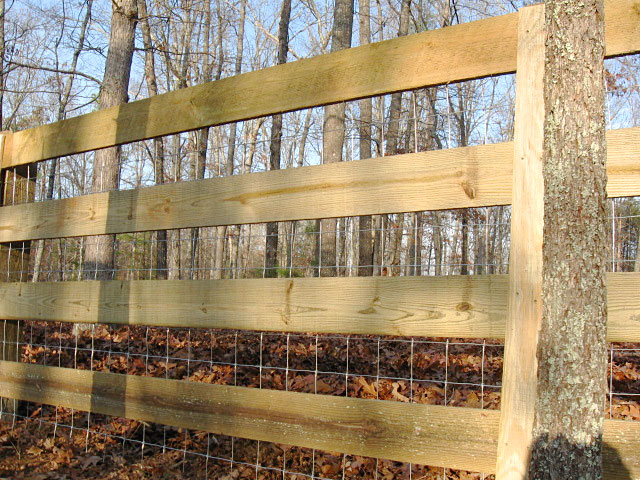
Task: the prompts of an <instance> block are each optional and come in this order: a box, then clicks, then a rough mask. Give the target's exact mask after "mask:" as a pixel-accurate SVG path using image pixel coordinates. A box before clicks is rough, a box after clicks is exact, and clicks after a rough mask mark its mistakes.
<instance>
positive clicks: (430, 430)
mask: <svg viewBox="0 0 640 480" xmlns="http://www.w3.org/2000/svg"><path fill="white" fill-rule="evenodd" d="M0 391H1V392H2V395H5V396H8V397H12V398H19V399H22V400H28V401H33V402H41V403H46V404H52V405H59V406H64V407H69V408H74V409H78V410H84V411H91V412H95V413H101V414H106V415H115V416H119V417H126V418H132V419H135V420H142V421H146V422H155V423H161V424H164V425H171V426H176V427H183V428H191V429H196V430H201V431H202V430H204V431H208V432H211V433H216V434H224V435H232V436H237V437H242V438H251V439H255V440H263V441H269V442H277V443H284V444H287V445H297V446H302V447H309V448H317V449H322V450H329V451H333V452H335V451H339V452H343V453H349V454H355V455H365V456H371V457H377V458H386V459H390V460H396V461H403V462H414V463H421V464H428V465H434V466H443V467H445V466H446V467H452V468H461V469H467V470H476V471H489V470H492V469H493V468H494V464H495V448H496V447H495V439H496V437H497V423H498V415H497V412H495V411H489V410H479V409H467V408H449V407H441V406H433V405H419V404H406V403H399V402H383V401H378V400H363V399H356V398H347V397H333V396H325V395H313V394H304V393H294V392H283V391H275V390H260V389H252V388H243V387H228V386H221V385H207V384H204V383H195V382H188V381H180V380H166V379H161V378H151V377H142V376H132V375H120V374H114V373H97V372H90V371H86V370H84V371H83V370H73V369H66V368H58V367H44V366H39V365H29V364H24V363H22V364H21V363H15V362H0Z"/></svg>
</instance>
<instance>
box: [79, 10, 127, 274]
mask: <svg viewBox="0 0 640 480" xmlns="http://www.w3.org/2000/svg"><path fill="white" fill-rule="evenodd" d="M137 21H138V8H137V2H136V0H119V1H118V0H113V2H112V15H111V36H110V38H109V50H108V52H107V60H106V63H105V70H104V79H103V81H102V87H101V88H100V95H99V97H98V104H99V105H100V108H101V109H104V108H109V107H114V106H116V105H121V104H123V103H127V101H128V98H129V96H128V88H129V76H130V74H131V60H132V57H133V48H134V41H135V29H136V23H137ZM119 180H120V147H111V148H105V149H102V150H98V151H97V152H96V153H95V157H94V166H93V182H92V191H93V192H103V191H110V190H116V189H117V188H118V184H119ZM114 255H115V235H102V236H93V237H88V239H87V246H86V249H85V260H84V273H83V277H84V278H85V279H92V278H95V279H99V280H109V279H112V278H114V260H115V259H114Z"/></svg>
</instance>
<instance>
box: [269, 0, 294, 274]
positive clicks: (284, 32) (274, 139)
mask: <svg viewBox="0 0 640 480" xmlns="http://www.w3.org/2000/svg"><path fill="white" fill-rule="evenodd" d="M290 18H291V0H283V2H282V10H281V11H280V25H279V26H278V59H277V64H278V65H282V64H283V63H287V53H288V52H289V19H290ZM271 119H272V123H271V143H270V147H269V170H280V160H281V157H282V115H274V116H273V117H271ZM264 268H265V272H264V276H265V277H268V278H275V277H277V276H278V269H277V268H278V223H277V222H269V223H267V237H266V246H265V260H264Z"/></svg>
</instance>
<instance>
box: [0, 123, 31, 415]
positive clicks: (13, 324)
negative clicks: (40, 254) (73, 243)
mask: <svg viewBox="0 0 640 480" xmlns="http://www.w3.org/2000/svg"><path fill="white" fill-rule="evenodd" d="M11 154H12V133H11V132H0V165H2V166H4V165H5V164H6V162H5V160H6V159H7V158H10V157H11ZM36 168H37V167H36V166H35V165H21V166H20V167H15V168H6V169H5V168H2V169H1V170H0V208H1V207H2V206H4V205H13V204H17V203H24V202H26V201H31V200H33V199H34V198H35V177H36ZM30 244H31V242H11V243H1V244H0V282H21V281H28V279H29V253H30V252H29V248H30ZM19 339H20V328H19V325H18V322H17V321H8V320H7V321H3V322H2V324H0V341H1V342H2V345H1V346H0V349H1V352H0V355H1V357H0V358H2V360H8V361H14V362H15V361H19V360H20V358H19V350H18V342H19ZM1 394H2V392H0V395H1ZM17 405H18V403H17V402H16V401H15V400H4V404H3V405H2V411H4V412H16V411H17Z"/></svg>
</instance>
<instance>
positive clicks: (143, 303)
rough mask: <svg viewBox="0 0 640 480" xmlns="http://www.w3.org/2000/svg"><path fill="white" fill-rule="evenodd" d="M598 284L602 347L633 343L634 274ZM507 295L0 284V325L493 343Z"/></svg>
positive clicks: (460, 289)
mask: <svg viewBox="0 0 640 480" xmlns="http://www.w3.org/2000/svg"><path fill="white" fill-rule="evenodd" d="M607 284H608V296H609V302H608V308H609V325H608V334H607V337H608V340H609V341H612V342H640V297H639V296H638V295H637V292H638V291H640V273H612V274H609V276H608V277H607ZM507 290H508V276H507V275H487V276H448V277H372V278H297V279H242V280H193V281H192V280H162V281H155V280H134V281H130V282H121V281H111V282H93V281H91V282H41V283H0V298H2V302H0V318H7V319H15V320H44V321H61V322H77V323H114V324H121V325H127V324H128V325H146V326H159V327H191V328H231V329H242V330H265V331H283V332H317V333H344V334H354V335H368V334H371V335H403V336H404V335H406V336H411V335H413V336H420V337H427V336H428V337H459V338H497V339H502V338H504V332H505V323H506V320H505V319H506V312H507ZM246 292H252V294H251V296H247V295H246ZM159 298H161V299H163V307H162V308H157V305H158V299H159ZM327 298H331V302H327V301H326V299H327Z"/></svg>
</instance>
